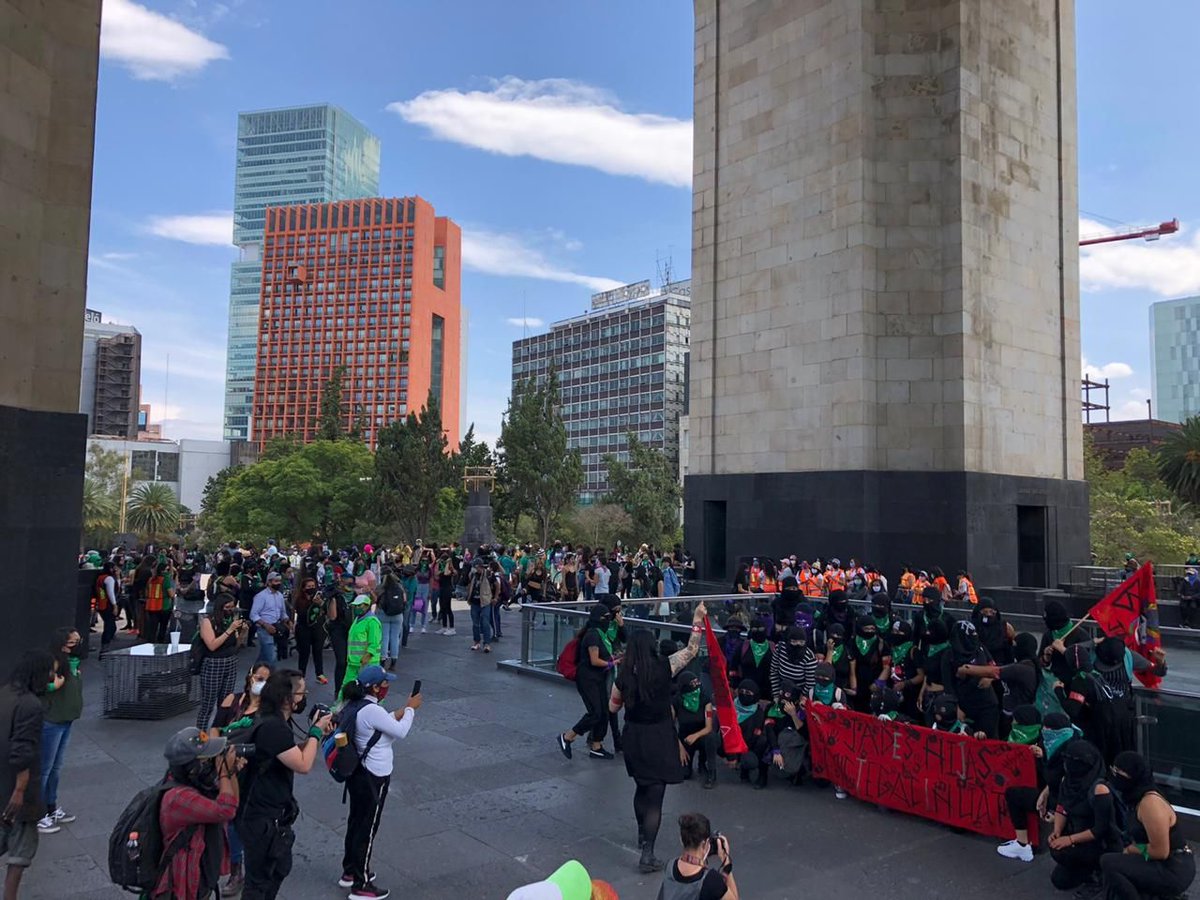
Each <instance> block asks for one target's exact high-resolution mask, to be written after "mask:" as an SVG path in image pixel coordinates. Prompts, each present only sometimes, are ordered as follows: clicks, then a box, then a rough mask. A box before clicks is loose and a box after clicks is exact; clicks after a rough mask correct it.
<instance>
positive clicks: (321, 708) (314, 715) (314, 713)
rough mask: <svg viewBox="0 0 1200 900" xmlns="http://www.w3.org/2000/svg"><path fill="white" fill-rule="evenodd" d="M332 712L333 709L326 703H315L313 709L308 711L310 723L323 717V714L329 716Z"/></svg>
mask: <svg viewBox="0 0 1200 900" xmlns="http://www.w3.org/2000/svg"><path fill="white" fill-rule="evenodd" d="M331 712H333V710H331V709H330V708H329V707H328V706H326V705H325V704H324V703H314V704H313V707H312V709H310V710H309V711H308V721H309V724H310V725H311V724H312V723H313V722H315V721H317V719H319V718H321V716H327V715H329V714H330V713H331Z"/></svg>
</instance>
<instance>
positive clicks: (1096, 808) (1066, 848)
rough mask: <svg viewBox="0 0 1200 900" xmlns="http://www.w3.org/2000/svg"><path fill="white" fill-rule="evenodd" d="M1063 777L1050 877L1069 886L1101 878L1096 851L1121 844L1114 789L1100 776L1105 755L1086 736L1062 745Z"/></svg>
mask: <svg viewBox="0 0 1200 900" xmlns="http://www.w3.org/2000/svg"><path fill="white" fill-rule="evenodd" d="M1062 753H1063V778H1062V782H1061V784H1060V785H1059V789H1058V805H1057V806H1056V807H1055V809H1054V828H1053V831H1052V833H1051V835H1050V841H1049V844H1050V855H1051V856H1052V857H1053V859H1054V863H1055V866H1054V870H1053V871H1052V872H1051V873H1050V882H1051V883H1052V884H1053V885H1054V886H1055V887H1056V888H1058V889H1059V890H1060V891H1073V890H1075V889H1076V888H1079V887H1082V886H1085V885H1090V886H1092V887H1095V886H1097V885H1098V884H1099V878H1100V857H1101V856H1103V855H1104V854H1105V853H1106V852H1109V851H1111V850H1115V849H1117V848H1118V847H1119V846H1120V841H1119V831H1118V828H1117V820H1116V810H1115V806H1114V804H1113V796H1112V791H1111V790H1110V788H1109V786H1108V784H1107V783H1106V782H1105V781H1104V757H1103V756H1101V754H1100V751H1099V750H1097V749H1096V747H1095V746H1093V745H1092V744H1091V743H1089V742H1088V741H1086V740H1078V741H1071V742H1070V743H1069V744H1068V745H1067V747H1066V748H1064V749H1063V751H1062Z"/></svg>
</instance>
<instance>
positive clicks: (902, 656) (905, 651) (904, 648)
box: [892, 641, 913, 666]
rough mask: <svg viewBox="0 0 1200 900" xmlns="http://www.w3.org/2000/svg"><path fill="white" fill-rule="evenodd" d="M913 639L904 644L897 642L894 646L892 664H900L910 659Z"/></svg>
mask: <svg viewBox="0 0 1200 900" xmlns="http://www.w3.org/2000/svg"><path fill="white" fill-rule="evenodd" d="M912 645H913V642H912V641H905V642H904V643H903V644H897V645H896V646H895V647H893V648H892V664H893V665H897V666H898V665H900V664H901V663H903V662H904V661H905V660H907V659H908V655H909V654H910V653H912Z"/></svg>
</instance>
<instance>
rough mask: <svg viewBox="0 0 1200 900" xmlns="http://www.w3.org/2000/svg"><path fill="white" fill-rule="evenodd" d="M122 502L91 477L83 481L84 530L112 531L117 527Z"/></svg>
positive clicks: (85, 477) (86, 477)
mask: <svg viewBox="0 0 1200 900" xmlns="http://www.w3.org/2000/svg"><path fill="white" fill-rule="evenodd" d="M119 512H120V501H119V500H118V499H117V498H116V497H114V496H113V495H112V492H111V491H109V490H108V489H107V488H106V487H105V485H104V484H103V483H102V482H101V481H100V480H99V479H97V478H93V477H91V476H90V475H87V476H84V479H83V530H84V531H85V532H104V531H112V530H113V529H114V528H116V527H117V516H118V513H119Z"/></svg>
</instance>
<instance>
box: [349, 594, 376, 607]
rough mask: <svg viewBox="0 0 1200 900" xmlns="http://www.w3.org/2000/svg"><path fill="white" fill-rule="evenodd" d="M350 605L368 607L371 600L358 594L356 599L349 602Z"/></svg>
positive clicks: (364, 595)
mask: <svg viewBox="0 0 1200 900" xmlns="http://www.w3.org/2000/svg"><path fill="white" fill-rule="evenodd" d="M350 605H351V606H370V605H371V598H370V597H369V596H368V595H366V594H359V595H358V596H357V597H355V598H354V599H353V600H351V601H350Z"/></svg>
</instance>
